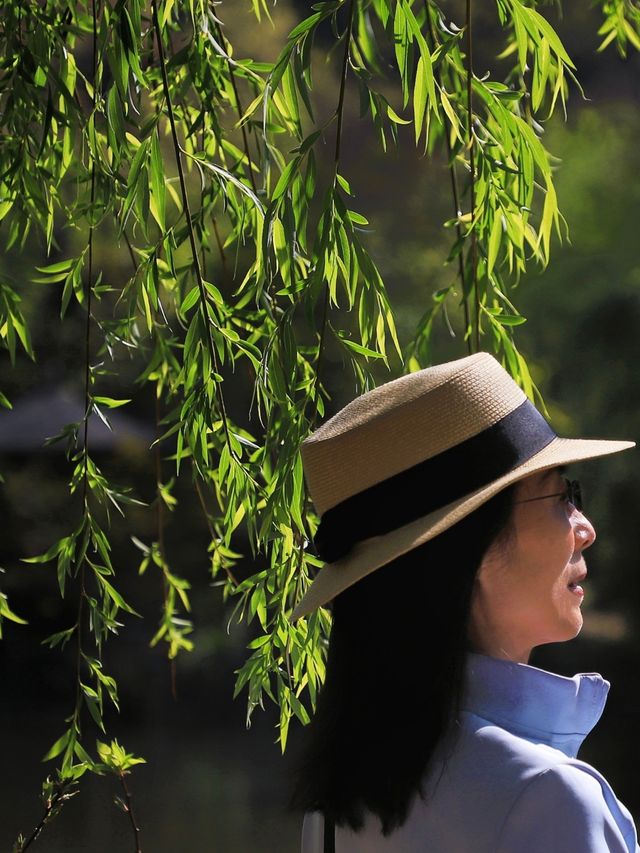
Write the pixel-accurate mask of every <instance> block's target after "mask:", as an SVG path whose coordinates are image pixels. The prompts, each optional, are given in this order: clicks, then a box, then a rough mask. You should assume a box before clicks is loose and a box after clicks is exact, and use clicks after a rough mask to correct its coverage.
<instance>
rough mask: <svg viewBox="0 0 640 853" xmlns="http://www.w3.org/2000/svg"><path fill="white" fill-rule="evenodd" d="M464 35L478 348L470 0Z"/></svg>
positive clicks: (477, 339)
mask: <svg viewBox="0 0 640 853" xmlns="http://www.w3.org/2000/svg"><path fill="white" fill-rule="evenodd" d="M466 4H467V16H466V37H467V61H466V72H467V145H468V148H469V168H470V182H469V200H470V206H471V225H470V227H471V249H470V253H471V275H470V284H471V287H472V288H473V293H474V298H475V309H476V312H475V313H476V327H475V349H476V352H478V351H479V349H480V292H479V290H478V257H477V253H478V246H477V235H476V221H475V219H476V168H475V146H474V140H473V38H472V29H471V25H472V14H471V13H472V9H471V0H466Z"/></svg>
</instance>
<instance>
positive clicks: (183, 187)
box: [151, 0, 239, 461]
mask: <svg viewBox="0 0 640 853" xmlns="http://www.w3.org/2000/svg"><path fill="white" fill-rule="evenodd" d="M151 10H152V15H153V28H154V30H155V34H156V42H157V45H158V56H159V60H160V71H161V73H162V87H163V90H164V97H165V101H166V104H167V112H168V114H169V123H170V125H171V136H172V138H173V148H174V153H175V158H176V165H177V167H178V178H179V180H180V192H181V195H182V206H183V210H184V215H185V219H186V221H187V232H188V234H189V243H190V246H191V257H192V260H193V268H194V271H195V274H196V281H197V285H198V291H199V294H200V310H201V313H202V321H203V325H204V328H205V331H206V339H207V349H208V350H209V356H210V358H211V364H212V365H213V369H214V370H215V372H216V373H217V374H218V375H220V372H221V371H220V365H219V363H218V353H217V352H216V348H215V346H214V343H213V337H212V335H211V324H210V322H209V319H210V318H209V312H208V310H207V293H206V289H205V286H204V280H203V278H202V271H201V269H200V256H199V254H198V248H197V246H196V238H195V234H194V230H193V218H192V216H191V210H190V207H189V196H188V194H187V184H186V181H185V177H184V170H183V168H182V157H181V156H180V152H181V148H180V142H179V140H178V131H177V129H176V122H175V116H174V113H173V105H172V103H171V93H170V91H169V80H168V78H167V68H166V63H165V58H164V46H163V42H162V31H161V29H160V21H159V20H158V4H157V0H151ZM216 394H217V397H218V405H219V407H220V417H221V419H222V427H223V430H224V434H225V441H226V444H227V447H228V448H229V453H230V454H231V456H232V458H233V459H235V460H236V461H239V460H238V457H237V455H236V452H235V450H234V449H233V445H232V444H231V435H230V430H229V423H228V419H227V410H226V406H225V402H224V396H223V394H222V390H221V389H220V384H219V382H216Z"/></svg>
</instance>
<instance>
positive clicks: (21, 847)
mask: <svg viewBox="0 0 640 853" xmlns="http://www.w3.org/2000/svg"><path fill="white" fill-rule="evenodd" d="M70 784H75V783H70ZM74 793H77V791H74V792H73V793H69V790H68V785H66V786H64V787H61V789H60V790H59V791H58V792H57V793H55V794H54V795H53V796H52V797H51V799H50V800H48V801H47V802H46V804H45V810H44V814H43V815H42V817H41V818H40V822H39V823H38V825H37V826H36V828H35V829H34V830H33V832H32V833H31V835H30V836H29V837H28V838H27V839H26V841H24V842H23V843H22V844H20V840H18V843H17V844H16V851H17V853H24V851H25V850H26V849H27V847H30V846H31V845H32V844H33V842H34V841H36V840H37V839H38V837H39V836H40V833H41V832H42V830H43V829H44V828H45V826H46V825H47V824H48V823H49V821H50V820H51V818H52V817H55V810H56V807H57V806H58V805H59V804H60V803H62V802H65V801H66V800H68V799H70V798H71V797H72V796H73V794H74Z"/></svg>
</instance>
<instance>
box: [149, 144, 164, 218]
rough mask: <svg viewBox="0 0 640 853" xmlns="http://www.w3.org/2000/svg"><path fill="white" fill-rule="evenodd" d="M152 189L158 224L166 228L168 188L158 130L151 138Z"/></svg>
mask: <svg viewBox="0 0 640 853" xmlns="http://www.w3.org/2000/svg"><path fill="white" fill-rule="evenodd" d="M150 166H151V191H152V193H153V197H154V199H155V202H156V211H157V215H158V225H159V226H160V228H161V229H162V231H164V230H165V215H166V188H165V184H164V167H163V163H162V152H161V151H160V142H159V140H158V131H157V129H156V132H155V133H154V134H153V136H152V138H151V158H150Z"/></svg>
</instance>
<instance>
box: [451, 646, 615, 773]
mask: <svg viewBox="0 0 640 853" xmlns="http://www.w3.org/2000/svg"><path fill="white" fill-rule="evenodd" d="M610 686H611V685H610V684H609V682H608V681H606V680H605V679H604V678H603V677H602V676H601V675H598V674H597V673H581V674H578V675H574V676H573V678H566V677H565V676H563V675H556V674H555V673H553V672H546V671H545V670H543V669H537V668H536V667H535V666H529V665H528V664H523V663H515V662H513V661H507V660H498V659H497V658H492V657H487V656H486V655H479V654H474V653H470V654H469V655H468V658H467V665H466V672H465V692H464V698H463V703H462V708H463V710H465V711H470V712H471V713H472V714H475V715H477V716H478V717H481V718H482V719H484V720H487V721H488V722H492V723H495V724H497V725H499V726H501V727H502V728H505V729H507V730H508V731H510V732H513V734H516V735H518V736H519V737H523V738H525V739H526V740H529V741H531V742H533V743H544V744H547V745H548V746H552V747H555V748H556V749H560V750H562V752H564V753H565V754H566V755H568V756H569V757H570V758H575V756H576V755H577V753H578V749H579V748H580V746H581V745H582V742H583V741H584V739H585V738H586V736H587V735H588V734H589V732H590V731H591V730H592V729H593V727H594V726H595V725H596V723H597V722H598V720H599V719H600V717H601V715H602V711H603V710H604V706H605V703H606V701H607V694H608V692H609V687H610Z"/></svg>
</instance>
